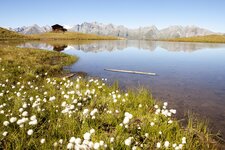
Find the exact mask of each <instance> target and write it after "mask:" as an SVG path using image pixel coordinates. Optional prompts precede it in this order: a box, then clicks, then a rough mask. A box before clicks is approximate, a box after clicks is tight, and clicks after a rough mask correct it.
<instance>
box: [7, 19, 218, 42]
mask: <svg viewBox="0 0 225 150" xmlns="http://www.w3.org/2000/svg"><path fill="white" fill-rule="evenodd" d="M67 29H68V31H70V32H80V33H86V34H96V35H103V36H114V37H121V38H127V39H135V40H142V39H147V40H156V39H169V38H181V37H192V36H205V35H211V34H217V33H215V32H212V31H210V30H208V29H205V28H200V27H197V26H178V25H175V26H169V27H168V28H164V29H158V28H157V27H156V26H154V25H153V26H146V27H139V28H135V29H131V28H127V27H125V26H123V25H114V24H102V23H98V22H91V23H88V22H84V23H82V24H76V25H74V26H71V27H68V28H67ZM10 30H12V31H16V32H18V33H22V34H40V33H45V32H49V31H51V27H50V26H48V25H47V26H38V25H36V24H35V25H32V26H23V27H18V28H14V29H12V28H11V29H10Z"/></svg>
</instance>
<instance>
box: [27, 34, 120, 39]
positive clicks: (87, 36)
mask: <svg viewBox="0 0 225 150" xmlns="http://www.w3.org/2000/svg"><path fill="white" fill-rule="evenodd" d="M31 37H32V38H35V39H40V40H116V39H118V38H116V37H110V36H98V35H95V34H84V33H77V32H65V33H56V32H47V33H43V34H35V35H31Z"/></svg>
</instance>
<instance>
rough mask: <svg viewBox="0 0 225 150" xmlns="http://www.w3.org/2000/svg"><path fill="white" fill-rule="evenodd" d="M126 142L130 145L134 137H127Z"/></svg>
mask: <svg viewBox="0 0 225 150" xmlns="http://www.w3.org/2000/svg"><path fill="white" fill-rule="evenodd" d="M124 143H125V145H127V146H130V145H131V143H132V137H129V138H127V139H126V140H125V141H124Z"/></svg>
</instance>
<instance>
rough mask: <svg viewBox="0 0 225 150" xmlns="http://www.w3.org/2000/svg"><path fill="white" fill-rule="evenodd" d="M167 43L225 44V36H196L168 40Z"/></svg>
mask: <svg viewBox="0 0 225 150" xmlns="http://www.w3.org/2000/svg"><path fill="white" fill-rule="evenodd" d="M165 41H173V42H203V43H225V36H224V35H207V36H196V37H188V38H175V39H168V40H165Z"/></svg>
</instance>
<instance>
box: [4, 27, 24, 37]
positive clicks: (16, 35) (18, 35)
mask: <svg viewBox="0 0 225 150" xmlns="http://www.w3.org/2000/svg"><path fill="white" fill-rule="evenodd" d="M14 39H27V36H25V35H22V34H19V33H16V32H13V31H9V30H7V29H4V28H1V27H0V40H14Z"/></svg>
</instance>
